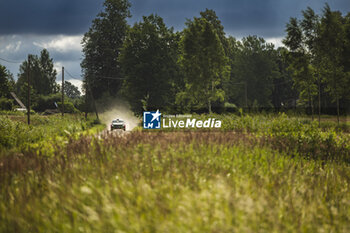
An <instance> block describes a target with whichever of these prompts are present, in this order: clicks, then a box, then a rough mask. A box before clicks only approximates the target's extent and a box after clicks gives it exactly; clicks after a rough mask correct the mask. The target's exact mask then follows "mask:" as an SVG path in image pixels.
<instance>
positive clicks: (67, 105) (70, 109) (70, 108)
mask: <svg viewBox="0 0 350 233" xmlns="http://www.w3.org/2000/svg"><path fill="white" fill-rule="evenodd" d="M57 105H58V108H59V109H60V111H62V110H61V107H62V102H57ZM64 112H65V113H79V110H78V109H76V108H75V106H74V104H73V103H72V102H69V101H65V102H64Z"/></svg>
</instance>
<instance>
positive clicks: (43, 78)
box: [16, 49, 58, 103]
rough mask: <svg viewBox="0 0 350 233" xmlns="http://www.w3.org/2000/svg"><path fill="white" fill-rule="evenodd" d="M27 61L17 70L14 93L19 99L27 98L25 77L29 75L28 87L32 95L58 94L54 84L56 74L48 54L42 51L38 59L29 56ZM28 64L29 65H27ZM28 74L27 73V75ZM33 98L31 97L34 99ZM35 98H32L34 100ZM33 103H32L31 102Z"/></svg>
mask: <svg viewBox="0 0 350 233" xmlns="http://www.w3.org/2000/svg"><path fill="white" fill-rule="evenodd" d="M28 59H30V63H28V60H25V61H24V62H23V63H22V64H21V65H20V68H19V72H20V73H19V75H18V80H17V82H16V91H17V94H18V95H19V96H20V97H21V99H22V100H23V99H26V98H27V88H26V85H27V77H28V74H29V78H30V86H31V88H32V89H33V92H32V94H33V95H34V96H35V95H36V94H37V95H50V94H54V93H57V92H58V84H57V83H56V75H57V72H56V70H55V69H54V66H53V59H52V58H50V55H49V52H48V51H47V50H46V49H43V50H42V51H41V53H40V57H38V56H37V55H32V54H30V55H29V56H28ZM29 64H30V65H29ZM28 72H29V73H28ZM34 96H33V97H34ZM34 99H35V98H33V100H34ZM33 103H34V101H33Z"/></svg>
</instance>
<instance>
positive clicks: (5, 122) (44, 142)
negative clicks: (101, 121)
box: [0, 114, 97, 155]
mask: <svg viewBox="0 0 350 233" xmlns="http://www.w3.org/2000/svg"><path fill="white" fill-rule="evenodd" d="M96 124H97V122H93V120H90V119H89V120H88V121H86V120H84V118H82V117H81V116H80V115H66V116H65V117H64V118H62V117H61V116H60V115H56V116H39V115H32V117H31V125H29V126H28V125H27V124H26V116H24V115H23V114H20V115H18V114H17V115H8V116H3V115H0V153H1V152H3V151H9V150H10V151H11V150H15V151H25V150H28V149H30V148H32V149H35V148H36V149H38V152H39V151H40V149H43V150H44V151H45V150H47V149H49V148H50V147H51V148H52V146H53V145H55V143H62V142H63V141H64V139H66V138H67V137H68V136H69V137H73V138H74V137H76V136H78V135H79V134H81V133H82V132H83V131H84V130H87V129H89V128H91V127H92V126H93V125H96ZM50 155H51V154H50Z"/></svg>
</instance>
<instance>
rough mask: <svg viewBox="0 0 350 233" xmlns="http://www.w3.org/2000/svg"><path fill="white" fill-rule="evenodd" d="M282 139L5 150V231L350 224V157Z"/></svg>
mask: <svg viewBox="0 0 350 233" xmlns="http://www.w3.org/2000/svg"><path fill="white" fill-rule="evenodd" d="M270 140H272V139H270ZM280 148H281V146H280V147H277V146H276V147H273V146H271V145H270V144H269V143H266V140H262V138H261V137H260V136H259V135H255V134H252V133H244V132H150V133H147V132H131V133H127V134H109V133H106V134H103V135H99V136H98V137H80V138H78V139H74V140H73V139H72V140H69V141H68V143H67V144H61V145H58V146H57V147H56V148H54V156H52V157H45V156H41V155H39V154H37V153H36V151H26V152H24V153H23V154H21V155H18V154H13V155H12V156H6V157H2V158H0V190H1V191H0V222H1V224H0V232H349V231H350V190H349V189H350V179H349V177H350V168H349V164H348V163H347V162H344V161H330V160H321V159H309V158H306V157H305V156H301V155H300V156H299V152H298V151H295V152H294V153H293V154H291V153H286V152H284V151H283V149H282V150H280Z"/></svg>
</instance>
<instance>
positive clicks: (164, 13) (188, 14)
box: [131, 0, 350, 37]
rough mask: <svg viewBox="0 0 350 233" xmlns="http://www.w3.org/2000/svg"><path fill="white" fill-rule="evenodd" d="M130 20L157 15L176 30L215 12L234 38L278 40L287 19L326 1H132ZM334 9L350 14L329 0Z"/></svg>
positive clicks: (344, 0) (342, 2) (342, 1)
mask: <svg viewBox="0 0 350 233" xmlns="http://www.w3.org/2000/svg"><path fill="white" fill-rule="evenodd" d="M131 2H132V5H133V6H132V8H131V12H132V14H133V19H132V20H131V22H134V21H139V20H141V19H142V15H149V14H151V13H157V14H158V15H160V16H161V17H163V18H164V21H165V22H166V23H167V25H169V26H173V27H174V28H175V29H176V30H181V29H183V27H184V24H185V21H186V18H187V19H192V18H193V17H194V16H198V15H199V12H200V11H203V10H205V9H206V8H208V9H213V10H215V12H216V14H217V15H218V16H219V19H220V20H221V21H222V24H223V25H224V27H225V31H226V32H227V33H228V34H231V35H233V36H237V37H243V36H247V35H259V36H263V37H281V36H283V35H284V28H285V24H286V23H287V22H288V20H289V18H290V17H300V16H301V11H302V10H304V9H306V7H307V6H310V7H312V8H313V9H314V10H315V11H316V12H320V10H321V9H322V8H323V7H324V4H325V2H326V1H320V0H307V1H305V0H293V1H291V0H264V1H263V0H216V1H213V0H177V1H164V0H131ZM329 5H330V6H331V8H332V9H333V10H340V11H342V12H349V11H350V4H349V2H348V0H332V1H329Z"/></svg>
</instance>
